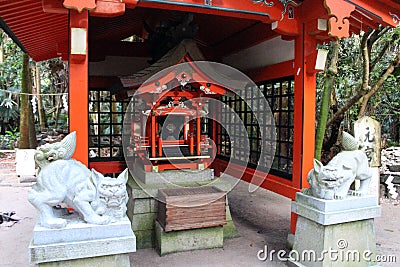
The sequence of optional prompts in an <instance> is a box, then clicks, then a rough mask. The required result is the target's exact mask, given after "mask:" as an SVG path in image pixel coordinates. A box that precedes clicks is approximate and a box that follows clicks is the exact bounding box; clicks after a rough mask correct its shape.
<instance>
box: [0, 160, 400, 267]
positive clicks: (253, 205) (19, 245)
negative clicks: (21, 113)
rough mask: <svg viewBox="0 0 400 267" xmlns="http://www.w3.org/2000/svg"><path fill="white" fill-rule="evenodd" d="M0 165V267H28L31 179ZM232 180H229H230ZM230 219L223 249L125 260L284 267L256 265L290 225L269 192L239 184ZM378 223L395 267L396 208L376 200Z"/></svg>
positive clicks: (384, 251) (281, 203)
mask: <svg viewBox="0 0 400 267" xmlns="http://www.w3.org/2000/svg"><path fill="white" fill-rule="evenodd" d="M3 163H4V162H0V164H1V166H0V167H1V168H0V212H9V211H15V212H16V214H15V215H14V216H15V218H20V219H21V220H20V221H19V222H18V223H15V224H14V225H10V224H5V223H3V224H0V266H13V267H15V266H17V267H19V266H21V267H24V266H34V265H31V264H29V260H28V245H29V242H30V240H31V237H32V230H33V227H34V224H35V223H36V219H37V212H36V210H35V209H34V208H33V207H32V206H31V205H30V204H29V203H28V201H27V194H28V189H29V187H30V186H31V185H32V184H33V183H34V179H32V177H22V178H18V177H17V176H16V175H14V174H13V173H12V172H13V166H12V164H11V165H7V164H3ZM232 179H234V178H232ZM228 198H229V202H230V206H231V212H232V217H233V220H234V222H235V225H236V227H237V229H238V231H239V233H240V237H239V238H234V239H230V240H227V241H225V242H224V248H222V249H211V250H199V251H191V252H182V253H175V254H169V255H166V256H163V257H160V256H159V255H158V254H157V253H156V251H155V250H154V249H143V250H138V251H137V252H135V253H132V254H131V255H130V260H131V266H286V264H285V263H284V262H279V261H277V259H275V260H274V261H273V262H270V261H269V260H267V261H260V260H258V258H257V253H258V251H260V250H261V249H264V247H265V246H266V245H267V247H268V251H271V250H272V249H275V250H281V249H283V250H285V251H286V252H287V253H288V252H289V251H288V250H287V249H286V248H285V245H286V238H287V233H288V231H289V223H290V201H289V200H288V199H286V198H284V197H281V196H279V195H277V194H275V193H272V192H270V191H266V190H263V189H259V190H257V191H256V192H254V193H252V194H250V193H249V192H248V184H247V183H245V182H239V183H238V185H237V186H236V187H235V188H234V189H233V190H232V192H230V193H229V195H228ZM381 205H382V217H380V218H378V219H376V220H375V223H376V241H377V252H378V254H380V255H395V256H396V257H397V263H386V264H385V263H384V264H382V266H393V267H394V266H398V264H399V263H398V262H399V261H400V226H399V222H400V205H399V203H398V202H395V201H390V200H387V199H384V200H381Z"/></svg>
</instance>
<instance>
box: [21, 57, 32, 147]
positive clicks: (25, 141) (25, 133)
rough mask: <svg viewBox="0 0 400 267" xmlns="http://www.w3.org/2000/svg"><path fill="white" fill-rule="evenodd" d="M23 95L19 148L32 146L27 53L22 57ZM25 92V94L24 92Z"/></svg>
mask: <svg viewBox="0 0 400 267" xmlns="http://www.w3.org/2000/svg"><path fill="white" fill-rule="evenodd" d="M21 76H22V77H21V93H22V94H21V95H20V99H21V102H20V105H21V106H20V110H21V113H20V127H19V129H20V140H19V148H22V149H24V148H31V147H30V142H29V132H30V131H29V108H30V107H29V96H28V95H26V93H29V91H30V90H29V58H28V55H27V54H23V57H22V72H21ZM24 93H25V94H24Z"/></svg>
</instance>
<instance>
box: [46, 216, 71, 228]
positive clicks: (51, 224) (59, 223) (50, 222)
mask: <svg viewBox="0 0 400 267" xmlns="http://www.w3.org/2000/svg"><path fill="white" fill-rule="evenodd" d="M41 225H42V226H44V227H47V228H53V229H60V228H64V227H65V226H67V221H66V220H64V219H61V218H51V219H47V220H44V221H42V222H41Z"/></svg>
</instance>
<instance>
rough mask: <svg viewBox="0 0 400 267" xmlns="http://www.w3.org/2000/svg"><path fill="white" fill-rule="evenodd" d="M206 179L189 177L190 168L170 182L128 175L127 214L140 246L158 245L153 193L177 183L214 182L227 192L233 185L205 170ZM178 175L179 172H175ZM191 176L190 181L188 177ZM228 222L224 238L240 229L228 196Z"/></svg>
mask: <svg viewBox="0 0 400 267" xmlns="http://www.w3.org/2000/svg"><path fill="white" fill-rule="evenodd" d="M204 174H205V176H207V179H206V178H205V177H204V178H202V179H200V181H197V182H196V181H192V180H190V179H192V178H193V177H192V178H190V177H188V175H187V172H185V171H182V172H180V180H181V182H179V183H175V184H171V183H158V184H157V183H154V184H151V183H150V184H144V183H141V182H140V179H134V178H132V177H131V176H130V177H129V179H128V183H127V191H128V195H129V201H128V204H127V209H128V210H127V215H128V217H129V219H130V220H131V222H132V230H133V231H134V233H135V235H136V238H137V248H138V249H143V248H155V246H156V243H155V241H156V238H155V233H156V232H155V231H156V229H155V218H156V214H157V211H158V204H157V201H156V200H155V199H154V196H157V194H158V190H159V189H162V188H174V187H176V185H180V186H185V187H188V186H201V185H213V186H215V187H217V188H219V189H221V190H223V191H225V192H228V191H229V190H230V188H231V187H232V185H231V184H230V183H229V182H227V181H225V180H222V179H220V178H215V179H213V180H211V179H210V177H209V174H210V173H209V172H205V173H204ZM175 175H176V177H178V174H175ZM186 178H189V181H187V182H183V181H185V179H186ZM225 210H226V222H227V223H226V225H224V226H223V236H224V239H227V238H234V237H237V236H239V234H238V231H237V230H236V227H235V225H234V223H233V220H232V216H231V213H230V210H229V204H228V199H227V200H226V209H225Z"/></svg>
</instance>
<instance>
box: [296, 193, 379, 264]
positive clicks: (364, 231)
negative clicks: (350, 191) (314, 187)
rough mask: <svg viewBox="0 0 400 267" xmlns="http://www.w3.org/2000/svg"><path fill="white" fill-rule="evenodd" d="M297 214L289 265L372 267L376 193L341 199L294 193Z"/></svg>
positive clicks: (374, 247)
mask: <svg viewBox="0 0 400 267" xmlns="http://www.w3.org/2000/svg"><path fill="white" fill-rule="evenodd" d="M292 211H293V212H295V213H297V215H298V219H297V224H296V234H295V237H294V244H293V250H292V251H291V252H290V255H291V256H292V258H295V259H294V261H293V262H292V264H295V266H308V267H325V266H334V267H342V266H343V267H344V266H349V267H358V266H360V267H361V266H375V265H376V262H375V261H374V259H375V255H376V254H375V251H376V245H375V228H374V218H375V217H378V216H380V214H381V207H380V206H379V205H378V202H377V197H376V196H364V197H348V198H346V199H343V200H325V199H318V198H315V197H312V196H308V195H305V194H303V193H297V194H296V202H293V203H292Z"/></svg>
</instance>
